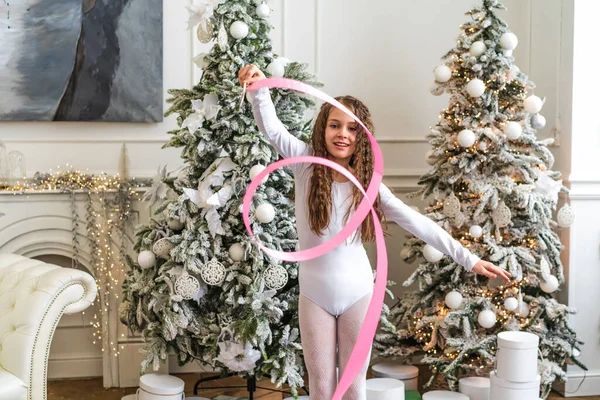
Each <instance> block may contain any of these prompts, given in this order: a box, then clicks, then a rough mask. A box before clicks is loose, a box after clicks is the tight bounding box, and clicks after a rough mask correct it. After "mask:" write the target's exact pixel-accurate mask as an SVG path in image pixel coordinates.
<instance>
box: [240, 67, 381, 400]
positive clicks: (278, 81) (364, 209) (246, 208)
mask: <svg viewBox="0 0 600 400" xmlns="http://www.w3.org/2000/svg"><path fill="white" fill-rule="evenodd" d="M263 87H272V88H281V89H291V90H295V91H298V92H301V93H305V94H308V95H311V96H314V97H316V98H318V99H320V100H323V101H326V102H328V103H330V104H331V105H333V106H334V107H337V108H338V109H340V110H341V111H343V112H344V113H346V114H347V115H348V116H350V117H351V118H353V119H354V120H355V121H356V122H357V123H358V124H359V125H360V126H361V127H362V128H363V130H364V131H365V133H366V134H367V136H368V138H369V141H370V142H371V146H372V147H373V158H374V162H373V176H372V177H371V182H370V183H369V187H368V188H367V190H366V191H365V189H364V188H363V187H362V185H361V184H360V182H358V180H357V179H356V177H354V175H352V173H350V172H349V171H348V170H347V169H346V168H344V167H342V166H341V165H339V164H337V163H335V162H333V161H331V160H328V159H325V158H322V157H313V156H302V157H291V158H287V159H283V160H279V161H277V162H275V163H273V164H270V165H269V166H267V167H266V168H265V169H264V170H263V171H261V172H260V173H258V174H257V175H256V176H255V177H254V179H253V180H252V181H251V182H250V185H249V186H248V189H247V190H246V194H245V195H244V200H243V206H242V207H243V208H242V216H243V220H244V225H245V227H246V229H247V230H248V233H249V235H250V237H251V238H252V239H253V240H254V241H255V242H256V243H257V245H258V246H259V248H260V249H261V250H263V251H264V252H265V253H267V254H269V255H271V256H273V257H275V258H279V259H281V260H285V261H293V262H298V261H306V260H311V259H313V258H317V257H320V256H322V255H324V254H325V253H327V252H329V251H331V250H333V249H335V248H336V247H337V246H339V245H340V244H341V243H343V242H344V241H345V240H346V239H347V238H348V237H350V235H352V233H353V232H354V231H355V230H356V229H358V227H359V226H360V225H361V224H362V222H363V221H364V219H365V218H366V217H367V215H368V213H369V212H370V213H371V215H372V216H373V222H374V228H375V239H376V247H377V268H376V276H375V286H374V289H373V296H372V298H371V302H370V303H369V308H368V310H367V314H366V316H365V320H364V322H363V325H362V327H361V329H360V332H359V334H358V339H357V341H356V344H355V346H354V348H353V350H352V353H351V355H350V359H349V360H348V364H347V365H346V368H345V369H344V373H343V374H342V376H341V378H340V381H339V383H338V386H337V389H336V391H335V393H334V394H333V400H341V398H342V396H343V394H344V393H345V392H346V391H347V390H348V388H349V387H350V385H351V384H352V383H353V382H354V379H356V377H357V376H358V374H359V373H360V370H361V369H362V367H363V365H364V364H365V362H366V361H367V357H368V356H369V352H370V350H371V346H372V344H373V338H374V336H375V332H376V330H377V325H378V322H379V317H380V315H381V308H382V306H383V298H384V296H385V287H386V283H387V269H388V262H387V250H386V247H385V240H384V236H383V229H382V227H381V223H380V222H379V219H378V217H377V213H376V212H375V209H374V207H373V204H374V202H375V199H377V195H378V194H379V187H380V185H381V180H382V178H383V156H382V154H381V149H380V148H379V145H378V144H377V142H376V141H375V138H374V137H373V134H372V133H371V132H370V131H369V129H368V128H367V127H366V126H365V124H364V123H363V122H362V121H361V120H360V119H358V117H356V116H355V115H354V114H353V113H352V112H351V111H350V110H348V109H347V108H346V107H345V106H344V105H343V104H341V103H340V102H338V101H337V100H335V99H334V98H332V97H330V96H329V95H327V94H325V93H323V92H321V91H320V90H317V89H315V88H314V87H312V86H308V85H306V84H304V83H302V82H298V81H294V80H291V79H285V78H269V79H263V80H260V81H257V82H255V83H253V84H252V85H251V86H249V87H248V91H254V90H258V89H260V88H263ZM299 163H315V164H321V165H324V166H326V167H329V168H332V169H334V170H336V171H338V172H340V173H341V174H342V175H344V176H345V177H346V178H348V179H349V180H350V181H351V182H352V183H353V184H354V185H355V186H356V187H357V188H358V189H359V190H360V191H361V192H362V193H363V195H364V196H365V197H364V199H363V200H362V202H361V203H360V204H359V206H358V207H357V209H356V211H355V212H354V214H353V216H352V218H351V219H350V220H349V221H348V223H347V224H346V225H345V226H344V227H343V228H342V230H340V232H338V233H337V234H336V235H335V236H334V237H333V238H331V240H329V241H328V242H326V243H322V244H320V245H318V246H316V247H313V248H310V249H304V250H300V251H296V252H282V251H277V250H273V249H270V248H268V247H266V246H264V245H263V244H262V243H260V242H259V241H258V240H257V239H256V237H255V236H254V233H253V232H252V228H251V226H250V205H251V204H252V197H253V196H254V193H255V192H256V189H257V188H258V186H259V185H260V183H261V181H262V179H263V178H264V177H266V176H267V175H268V174H270V173H272V172H273V171H275V170H277V169H278V168H281V167H284V166H287V165H291V164H299Z"/></svg>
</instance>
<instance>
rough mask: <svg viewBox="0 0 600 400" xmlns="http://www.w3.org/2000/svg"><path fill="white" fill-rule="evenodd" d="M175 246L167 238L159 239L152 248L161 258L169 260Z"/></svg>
mask: <svg viewBox="0 0 600 400" xmlns="http://www.w3.org/2000/svg"><path fill="white" fill-rule="evenodd" d="M174 247H175V245H174V244H173V243H171V242H170V241H169V239H167V238H162V239H159V240H158V241H157V242H156V243H154V246H152V251H153V252H154V254H156V255H157V256H158V257H160V258H165V259H166V258H169V254H170V253H171V250H173V248H174Z"/></svg>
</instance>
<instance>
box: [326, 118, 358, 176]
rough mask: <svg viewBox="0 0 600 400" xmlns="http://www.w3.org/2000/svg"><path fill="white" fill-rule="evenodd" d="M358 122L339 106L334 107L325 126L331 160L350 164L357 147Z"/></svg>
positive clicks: (345, 164) (346, 164)
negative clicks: (338, 107)
mask: <svg viewBox="0 0 600 400" xmlns="http://www.w3.org/2000/svg"><path fill="white" fill-rule="evenodd" d="M358 127H359V126H358V124H357V123H356V121H354V120H353V119H352V118H351V117H350V116H348V115H346V114H345V113H344V112H343V111H340V110H338V109H337V108H332V109H331V112H330V113H329V117H328V118H327V127H326V128H325V147H326V148H327V152H328V153H329V155H330V156H331V157H330V158H331V160H332V161H335V162H337V163H338V164H341V165H344V166H348V164H349V163H350V158H351V157H352V155H353V154H354V150H355V149H356V136H357V133H358Z"/></svg>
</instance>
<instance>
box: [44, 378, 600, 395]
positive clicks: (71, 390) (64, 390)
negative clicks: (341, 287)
mask: <svg viewBox="0 0 600 400" xmlns="http://www.w3.org/2000/svg"><path fill="white" fill-rule="evenodd" d="M177 376H179V377H180V378H181V379H183V380H184V381H185V393H186V396H188V397H189V396H191V395H192V394H193V389H194V383H195V382H196V380H197V379H199V378H200V374H183V375H177ZM215 386H244V388H242V389H210V387H215ZM258 386H264V387H271V388H272V387H273V385H272V384H271V383H270V382H269V381H268V380H264V382H262V381H261V382H259V384H258ZM203 387H206V388H207V389H204V390H201V391H200V392H199V393H198V396H202V397H207V398H210V399H212V398H213V397H216V396H218V395H227V396H236V397H237V396H239V397H243V396H246V395H247V391H246V389H245V381H244V380H242V379H239V378H227V379H220V380H216V381H212V382H207V383H204V384H203ZM135 391H136V388H127V389H118V388H112V389H104V388H103V387H102V378H93V379H86V380H60V381H50V382H48V400H88V399H102V400H121V397H123V396H125V395H127V394H133V393H135ZM288 396H289V395H287V394H286V395H283V396H282V394H281V393H273V392H269V391H267V390H261V389H257V391H256V393H255V398H259V399H261V400H282V399H283V398H285V397H288ZM562 398H563V397H562V396H560V395H559V394H557V393H552V394H551V395H550V397H548V399H562ZM569 399H570V400H600V396H592V397H570V398H569Z"/></svg>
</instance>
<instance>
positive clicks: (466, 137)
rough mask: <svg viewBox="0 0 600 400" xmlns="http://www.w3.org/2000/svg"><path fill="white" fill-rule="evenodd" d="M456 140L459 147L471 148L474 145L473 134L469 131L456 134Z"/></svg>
mask: <svg viewBox="0 0 600 400" xmlns="http://www.w3.org/2000/svg"><path fill="white" fill-rule="evenodd" d="M457 140H458V144H459V145H460V146H461V147H471V146H473V144H474V143H475V133H473V131H471V130H469V129H463V130H462V131H460V133H459V134H458V137H457Z"/></svg>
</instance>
